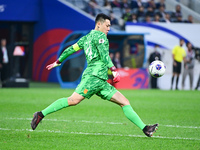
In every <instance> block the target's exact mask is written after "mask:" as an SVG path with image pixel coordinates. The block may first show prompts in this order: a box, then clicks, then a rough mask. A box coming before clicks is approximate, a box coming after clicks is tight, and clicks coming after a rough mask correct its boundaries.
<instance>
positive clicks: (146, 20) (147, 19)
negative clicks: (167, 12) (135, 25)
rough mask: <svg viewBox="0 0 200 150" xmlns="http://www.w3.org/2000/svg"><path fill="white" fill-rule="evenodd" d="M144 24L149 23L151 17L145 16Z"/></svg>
mask: <svg viewBox="0 0 200 150" xmlns="http://www.w3.org/2000/svg"><path fill="white" fill-rule="evenodd" d="M145 22H146V23H151V17H150V16H148V15H147V16H146V17H145Z"/></svg>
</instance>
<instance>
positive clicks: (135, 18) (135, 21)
mask: <svg viewBox="0 0 200 150" xmlns="http://www.w3.org/2000/svg"><path fill="white" fill-rule="evenodd" d="M131 22H133V23H137V22H138V20H137V15H136V14H134V13H133V14H132V19H131Z"/></svg>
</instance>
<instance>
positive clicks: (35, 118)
mask: <svg viewBox="0 0 200 150" xmlns="http://www.w3.org/2000/svg"><path fill="white" fill-rule="evenodd" d="M43 118H44V116H43V114H42V113H41V112H35V113H34V115H33V120H32V121H31V128H32V129H33V130H35V128H36V127H37V125H38V124H39V122H40V121H41V120H42V119H43Z"/></svg>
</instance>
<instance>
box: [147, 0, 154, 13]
mask: <svg viewBox="0 0 200 150" xmlns="http://www.w3.org/2000/svg"><path fill="white" fill-rule="evenodd" d="M149 7H151V8H152V9H153V11H154V10H155V9H156V4H155V1H154V0H149V1H148V8H149Z"/></svg>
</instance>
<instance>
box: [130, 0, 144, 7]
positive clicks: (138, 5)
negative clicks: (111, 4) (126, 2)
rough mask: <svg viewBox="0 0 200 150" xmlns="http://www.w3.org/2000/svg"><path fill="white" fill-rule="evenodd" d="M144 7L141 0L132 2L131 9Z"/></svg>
mask: <svg viewBox="0 0 200 150" xmlns="http://www.w3.org/2000/svg"><path fill="white" fill-rule="evenodd" d="M141 6H142V1H141V0H132V1H131V8H132V9H134V8H139V7H141Z"/></svg>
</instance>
